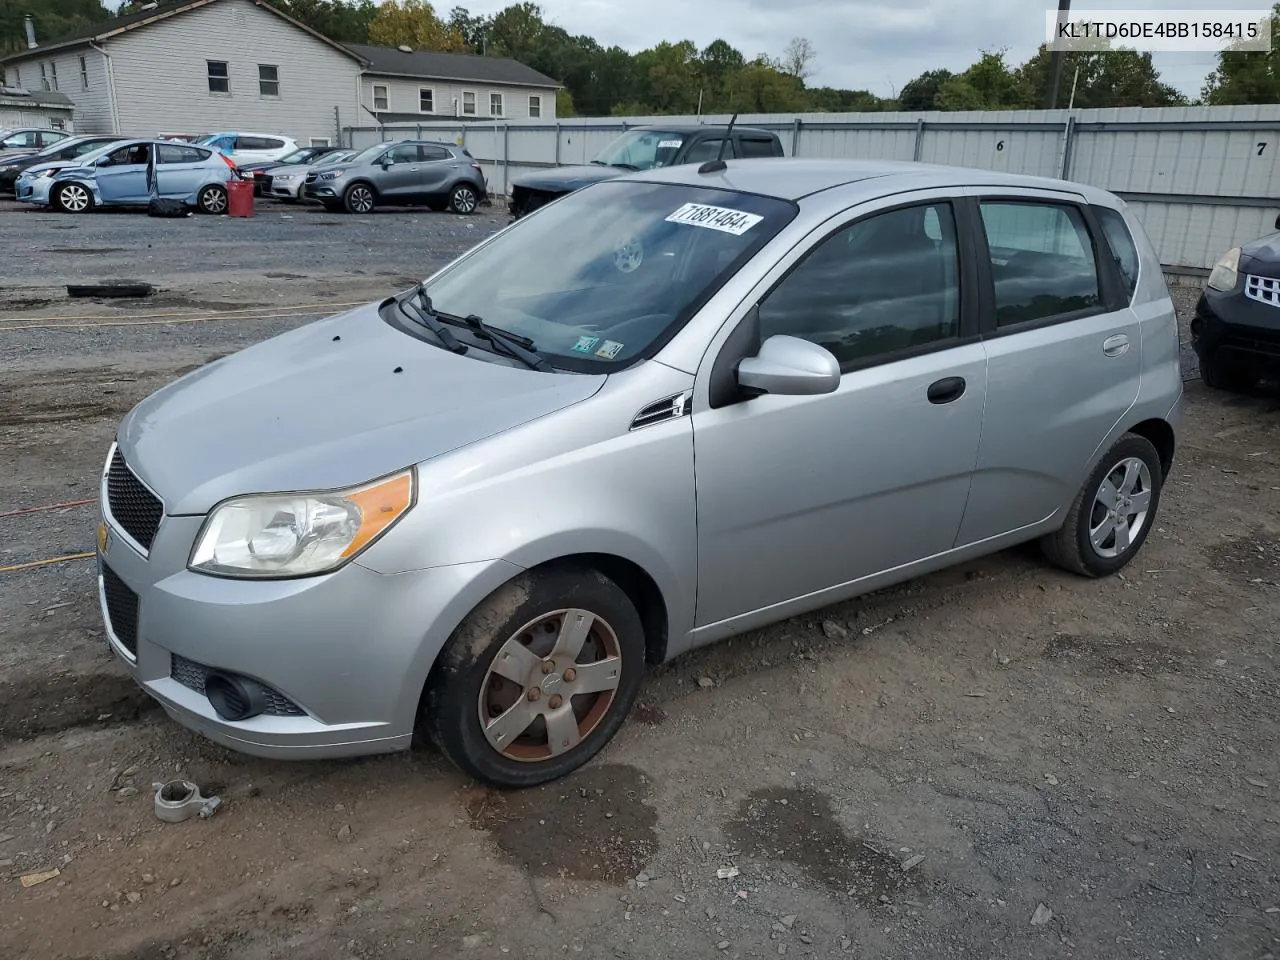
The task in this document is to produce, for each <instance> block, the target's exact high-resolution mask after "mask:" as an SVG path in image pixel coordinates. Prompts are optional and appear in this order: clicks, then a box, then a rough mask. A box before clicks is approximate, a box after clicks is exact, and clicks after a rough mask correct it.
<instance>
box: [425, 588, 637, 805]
mask: <svg viewBox="0 0 1280 960" xmlns="http://www.w3.org/2000/svg"><path fill="white" fill-rule="evenodd" d="M644 654H645V642H644V627H643V626H642V624H641V622H640V616H639V614H638V613H637V612H636V609H635V607H634V606H633V605H632V603H631V601H630V599H629V598H628V597H627V595H626V593H625V592H624V591H623V590H622V589H621V588H620V587H619V586H618V585H617V584H616V583H614V582H613V581H612V580H610V579H609V578H608V577H606V576H604V575H603V574H601V573H599V572H598V571H596V570H593V569H590V568H586V567H577V566H564V567H558V568H549V569H546V570H540V571H533V572H530V573H526V574H523V575H521V576H520V577H518V578H517V579H515V580H513V581H511V582H510V583H508V584H507V585H505V586H503V587H501V588H500V589H499V590H497V591H496V592H495V593H494V594H493V595H492V596H490V597H489V598H488V599H487V600H485V601H484V603H482V604H481V605H480V606H479V607H477V608H476V609H475V610H474V611H472V613H471V615H470V616H468V617H467V619H466V620H465V621H464V622H463V623H462V625H461V626H460V627H459V628H458V630H457V631H456V632H455V633H454V635H453V637H452V638H451V639H450V641H449V643H448V644H447V645H446V646H445V648H444V650H443V651H441V653H440V659H439V661H438V663H437V666H436V669H435V671H434V672H433V674H432V678H431V680H430V682H429V683H428V686H427V689H426V695H425V697H424V698H423V722H424V726H425V728H426V732H427V733H428V734H429V735H430V737H431V739H432V740H433V741H434V742H435V743H436V745H437V746H438V747H439V748H440V749H441V750H442V751H443V752H444V754H445V755H446V756H447V757H448V758H449V759H450V760H452V761H453V762H454V763H455V764H456V765H457V766H458V767H460V768H461V769H462V770H463V771H465V772H466V773H468V774H470V775H471V776H473V777H476V778H477V779H479V780H482V781H485V782H487V783H490V784H493V785H495V786H500V787H528V786H533V785H535V784H538V783H544V782H546V781H548V780H554V779H556V778H558V777H563V776H564V775H566V774H568V773H570V772H571V771H573V770H576V769H577V768H578V767H580V766H582V765H583V764H585V763H586V762H587V761H589V760H590V759H591V758H592V757H593V756H595V754H596V753H598V752H599V751H600V749H601V748H602V747H604V745H605V744H606V743H608V742H609V740H610V739H611V738H612V737H613V735H614V734H615V733H616V732H617V730H618V728H619V727H620V726H621V725H622V723H623V721H624V720H625V719H626V715H627V713H628V712H629V711H630V709H631V705H632V704H633V703H634V702H635V698H636V695H637V694H638V693H639V691H640V683H641V680H642V679H643V673H644Z"/></svg>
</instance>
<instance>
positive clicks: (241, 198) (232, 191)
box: [227, 177, 253, 217]
mask: <svg viewBox="0 0 1280 960" xmlns="http://www.w3.org/2000/svg"><path fill="white" fill-rule="evenodd" d="M227 213H228V214H229V215H230V216H233V217H252V216H253V181H252V180H241V179H240V178H239V177H235V178H233V179H231V180H228V181H227Z"/></svg>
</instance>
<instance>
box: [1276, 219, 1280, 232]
mask: <svg viewBox="0 0 1280 960" xmlns="http://www.w3.org/2000/svg"><path fill="white" fill-rule="evenodd" d="M1276 229H1277V230H1280V216H1277V217H1276Z"/></svg>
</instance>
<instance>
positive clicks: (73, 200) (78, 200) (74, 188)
mask: <svg viewBox="0 0 1280 960" xmlns="http://www.w3.org/2000/svg"><path fill="white" fill-rule="evenodd" d="M64 197H65V202H64ZM93 205H94V204H93V191H92V190H90V189H89V188H88V187H86V186H85V185H84V184H81V183H60V184H58V186H56V187H54V188H53V193H52V194H50V196H49V206H51V207H53V209H55V210H58V211H60V212H62V213H89V212H90V211H92V210H93Z"/></svg>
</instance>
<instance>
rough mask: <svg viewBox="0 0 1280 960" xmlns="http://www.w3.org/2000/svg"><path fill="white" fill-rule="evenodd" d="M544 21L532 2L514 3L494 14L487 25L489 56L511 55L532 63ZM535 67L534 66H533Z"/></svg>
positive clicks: (537, 7) (539, 8) (538, 8)
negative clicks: (491, 20)
mask: <svg viewBox="0 0 1280 960" xmlns="http://www.w3.org/2000/svg"><path fill="white" fill-rule="evenodd" d="M546 29H547V24H546V22H545V20H544V19H543V14H542V8H541V7H539V6H538V5H537V4H536V3H516V4H512V5H511V6H509V7H507V8H505V9H504V10H500V11H498V12H497V13H496V14H494V17H493V22H492V23H491V24H490V26H489V55H490V56H497V57H512V58H514V59H516V60H519V61H520V62H521V63H525V64H528V65H529V66H535V65H534V62H533V61H535V60H536V59H537V58H538V55H539V54H540V53H541V52H542V45H543V41H544V40H545V39H546V38H545V37H544V34H545V33H546ZM535 69H536V66H535Z"/></svg>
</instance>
